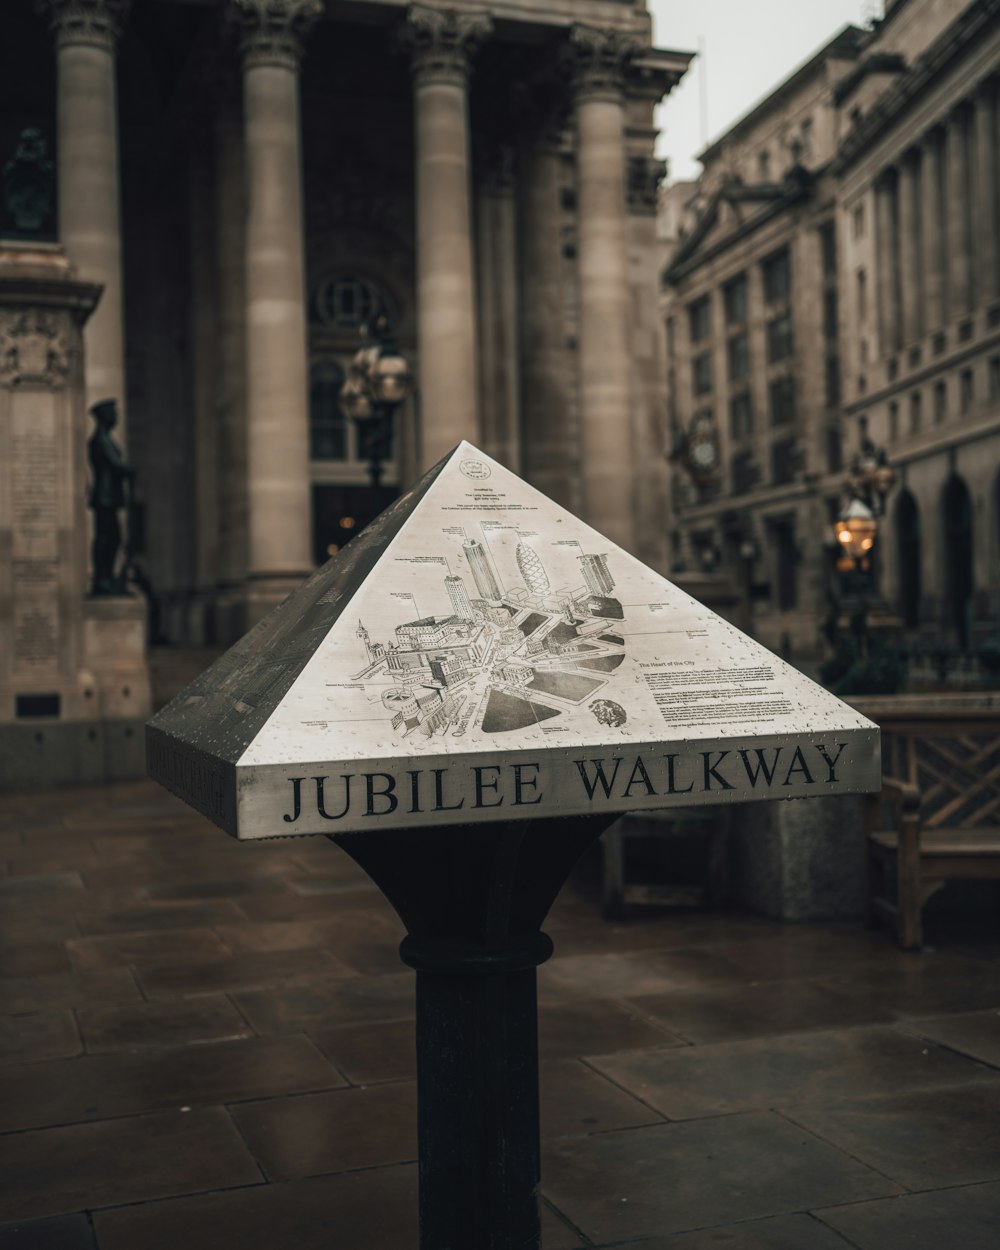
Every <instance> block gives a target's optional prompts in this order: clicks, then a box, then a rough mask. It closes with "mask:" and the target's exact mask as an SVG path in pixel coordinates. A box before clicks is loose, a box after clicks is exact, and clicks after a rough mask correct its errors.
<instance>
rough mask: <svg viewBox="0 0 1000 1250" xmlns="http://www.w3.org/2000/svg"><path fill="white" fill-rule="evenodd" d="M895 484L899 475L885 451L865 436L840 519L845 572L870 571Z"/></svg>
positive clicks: (853, 463)
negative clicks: (879, 525) (880, 525)
mask: <svg viewBox="0 0 1000 1250" xmlns="http://www.w3.org/2000/svg"><path fill="white" fill-rule="evenodd" d="M895 483H896V474H895V472H894V471H893V469H892V466H891V465H890V464H889V458H888V456H887V455H886V453H885V450H884V449H883V448H881V447H876V446H875V444H874V443H873V442H872V440H871V439H870V438H869V437H868V435H867V434H865V435H863V437H862V440H861V448H860V450H859V452H858V454H857V455H856V456H855V457H854V459H853V460H852V461H851V464H850V468H849V469H848V474H847V479H846V481H845V482H844V488H845V498H846V500H847V503H846V506H845V507H844V508H843V509H841V513H840V516H839V517H838V518H837V542H838V543H840V546H841V550H842V551H843V564H842V565H841V567H842V568H843V570H844V571H845V572H846V571H849V570H850V569H856V570H859V571H862V572H865V573H867V572H869V571H870V570H871V557H872V553H873V551H874V548H875V540H876V538H877V537H878V523H879V518H880V517H881V516H883V515H884V514H885V501H886V496H887V495H888V494H889V491H891V490H892V488H893V486H894V485H895Z"/></svg>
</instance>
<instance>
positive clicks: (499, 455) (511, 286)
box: [478, 146, 521, 473]
mask: <svg viewBox="0 0 1000 1250" xmlns="http://www.w3.org/2000/svg"><path fill="white" fill-rule="evenodd" d="M487 160H488V164H487V165H486V167H485V168H484V169H483V171H482V174H481V178H480V186H479V195H478V224H479V230H478V255H479V308H480V319H479V331H480V347H479V359H480V382H481V385H480V417H481V424H482V440H483V441H482V447H483V450H484V451H486V452H488V453H489V454H490V455H491V456H493V457H495V458H496V459H497V460H499V461H500V463H501V464H505V465H506V466H507V467H508V468H509V469H513V470H514V472H515V473H519V472H520V468H521V446H520V398H521V394H520V392H521V385H520V362H519V358H518V343H517V336H518V321H517V316H518V307H517V218H516V211H515V202H514V169H513V153H512V152H511V150H510V148H509V147H506V146H504V147H501V148H500V149H498V150H495V151H493V152H492V153H491V154H490V155H489V156H488V158H487Z"/></svg>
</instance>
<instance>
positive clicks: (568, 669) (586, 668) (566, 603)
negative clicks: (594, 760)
mask: <svg viewBox="0 0 1000 1250" xmlns="http://www.w3.org/2000/svg"><path fill="white" fill-rule="evenodd" d="M494 532H495V531H494ZM515 533H516V531H515ZM504 546H505V547H506V548H507V550H508V551H509V547H510V544H509V542H508V543H506V544H504ZM508 563H509V565H512V567H507V568H502V569H501V568H499V567H498V566H497V565H496V564H495V562H494V559H493V556H492V553H491V550H490V543H489V539H488V537H487V532H486V530H485V529H484V528H483V527H482V526H476V527H475V531H473V530H472V529H470V530H468V531H467V532H466V536H465V537H464V539H463V540H462V542H461V547H460V551H459V553H458V555H457V558H454V557H453V558H450V559H448V560H447V568H448V569H449V571H448V572H444V573H443V576H441V578H440V585H439V592H440V593H439V596H438V598H439V599H440V600H441V601H442V602H444V603H447V604H448V605H449V608H450V611H448V612H445V613H442V614H440V615H438V614H435V615H430V616H423V617H418V618H417V619H414V620H410V621H405V622H403V623H402V624H399V625H397V626H396V627H395V629H394V630H393V632H392V635H391V636H386V635H383V636H381V637H378V636H376V635H375V634H374V633H373V632H372V631H371V630H370V629H369V628H368V626H367V625H366V623H365V622H364V621H363V620H359V621H358V627H357V638H358V641H359V643H360V644H361V645H362V646H363V648H364V656H365V661H366V664H365V667H364V668H363V669H362V670H361V671H360V672H358V673H357V674H356V676H355V680H356V681H358V682H364V683H365V684H366V685H368V684H369V683H372V682H378V681H385V682H386V685H385V688H384V689H383V690H382V693H381V700H382V704H383V706H384V708H385V709H386V714H387V715H388V716H389V717H390V718H391V723H392V728H393V729H394V730H395V731H397V732H398V733H400V734H402V735H403V736H406V735H409V734H423V735H424V736H425V737H430V736H432V735H434V734H439V733H440V734H445V733H453V734H454V735H455V736H461V735H463V734H465V733H466V732H467V730H468V729H469V727H470V725H471V726H473V727H475V728H479V729H481V730H482V731H483V732H484V733H487V734H498V733H507V732H510V731H512V730H518V729H525V728H527V727H528V726H532V725H539V724H542V723H543V722H544V721H549V720H552V719H554V718H556V717H559V716H561V715H562V714H563V713H564V712H565V711H566V710H567V709H569V708H574V707H578V706H579V705H581V704H583V703H585V702H586V701H588V700H592V699H593V698H594V696H596V695H597V694H598V692H599V691H600V690H601V689H602V688H603V687H604V686H605V685H606V684H607V674H609V673H612V672H613V671H614V670H615V669H616V668H618V666H619V665H620V664H621V663H622V661H623V660H624V659H625V640H624V637H623V636H622V635H621V634H620V633H616V632H615V630H614V626H615V623H616V622H620V621H621V620H622V619H623V615H624V614H623V610H622V605H621V604H620V603H619V601H618V600H617V599H615V598H614V597H612V591H613V590H614V586H615V583H614V577H613V576H612V573H611V570H610V569H609V567H608V558H607V556H606V555H605V554H603V553H601V552H589V551H583V550H582V549H581V550H580V553H579V554H578V555H576V556H575V564H576V568H575V570H574V571H576V572H577V574H578V577H579V581H578V582H577V583H576V584H571V585H563V586H560V585H556V584H553V581H552V579H551V577H550V575H549V572H548V570H547V568H546V563H545V561H544V560H543V558H542V556H541V555H539V553H538V551H537V550H536V549H535V548H534V547H533V546H532V545H531V543H530V542H529V541H528V540H527V539H525V538H524V537H523V536H522V535H520V534H519V533H517V540H516V546H515V547H514V550H513V560H512V561H509V562H508ZM562 563H563V566H564V567H565V563H566V562H565V561H563V562H562ZM614 706H617V705H614ZM592 710H593V711H594V714H595V715H596V716H600V715H601V712H602V705H601V704H597V705H596V706H595V707H594V708H593V709H592ZM622 715H624V713H622Z"/></svg>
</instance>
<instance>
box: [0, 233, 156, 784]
mask: <svg viewBox="0 0 1000 1250" xmlns="http://www.w3.org/2000/svg"><path fill="white" fill-rule="evenodd" d="M100 291H101V288H100V287H99V286H97V285H96V284H94V283H87V282H80V281H78V280H77V279H76V277H75V274H74V271H73V269H72V267H71V266H70V264H69V262H68V260H67V259H66V256H65V254H64V252H63V251H62V249H61V248H59V247H57V246H54V245H51V246H45V245H37V246H31V247H29V246H21V245H14V244H11V245H5V246H2V247H0V758H2V760H3V768H2V769H0V787H3V786H9V787H13V786H23V785H31V784H35V783H39V782H43V783H53V782H60V781H67V782H69V781H74V782H75V781H100V780H104V779H106V778H108V777H111V776H129V775H131V776H139V775H141V773H142V760H141V757H140V753H139V751H138V743H139V741H140V735H139V734H138V727H139V726H140V725H141V723H142V722H143V721H144V720H145V718H146V717H147V716H148V715H149V711H150V694H149V677H148V672H147V668H146V657H145V628H146V625H145V605H144V603H143V602H142V600H140V599H131V598H120V599H112V598H107V599H87V598H86V589H87V584H88V574H87V532H88V525H87V510H86V504H85V490H86V481H87V471H86V464H85V447H86V437H87V433H88V428H87V425H88V423H87V418H86V410H85V402H84V380H83V347H82V330H83V324H84V322H85V321H86V319H87V317H88V316H89V314H90V312H91V311H92V309H93V308H94V306H95V305H96V303H97V300H98V298H99V297H100ZM126 730H128V735H127V736H126V734H125V731H126ZM118 739H120V740H121V741H118ZM111 740H113V741H114V742H115V747H114V749H113V750H112V752H111V754H112V755H113V757H114V758H113V759H112V760H110V761H109V759H108V751H107V743H108V742H109V741H111ZM133 744H134V748H133Z"/></svg>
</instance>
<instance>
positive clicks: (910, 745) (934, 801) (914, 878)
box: [851, 694, 1000, 950]
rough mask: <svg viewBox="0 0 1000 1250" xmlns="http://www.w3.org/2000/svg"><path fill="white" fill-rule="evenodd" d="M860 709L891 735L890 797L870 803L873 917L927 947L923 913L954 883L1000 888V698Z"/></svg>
mask: <svg viewBox="0 0 1000 1250" xmlns="http://www.w3.org/2000/svg"><path fill="white" fill-rule="evenodd" d="M851 702H852V703H853V704H854V706H856V707H857V708H858V710H859V711H860V712H862V713H863V714H864V715H865V716H868V717H869V718H870V719H871V720H873V721H875V722H876V723H877V724H878V725H879V726H880V728H881V730H882V768H883V776H882V792H881V794H876V795H871V796H870V797H869V801H868V803H867V814H868V825H867V835H868V836H867V848H868V915H869V920H870V921H871V922H872V923H876V922H878V921H885V920H888V921H889V922H890V923H891V925H892V926H893V927H894V928H895V931H896V935H897V938H898V940H899V944H900V946H902V947H903V948H904V949H906V950H919V949H920V947H921V946H922V945H923V924H922V912H923V908H924V904H925V903H926V902H927V900H928V899H929V898H930V897H931V895H932V894H934V893H935V892H936V891H937V890H939V889H940V888H941V887H942V886H943V885H944V884H945V882H946V881H951V880H956V879H960V878H964V879H970V878H977V879H984V878H985V879H994V880H996V879H1000V696H997V695H980V694H972V695H964V694H955V695H896V696H893V697H891V698H890V697H886V698H880V699H874V698H872V699H852V700H851Z"/></svg>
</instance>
